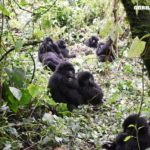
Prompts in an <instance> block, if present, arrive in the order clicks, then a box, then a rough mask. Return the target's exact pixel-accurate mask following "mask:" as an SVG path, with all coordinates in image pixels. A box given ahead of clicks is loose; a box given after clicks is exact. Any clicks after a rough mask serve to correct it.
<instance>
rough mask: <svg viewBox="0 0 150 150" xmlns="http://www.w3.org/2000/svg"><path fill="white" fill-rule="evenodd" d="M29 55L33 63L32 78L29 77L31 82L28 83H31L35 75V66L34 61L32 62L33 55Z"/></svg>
mask: <svg viewBox="0 0 150 150" xmlns="http://www.w3.org/2000/svg"><path fill="white" fill-rule="evenodd" d="M29 55H30V57H31V59H32V61H33V66H34V69H33V73H32V77H31V81H30V83H32V81H33V79H34V75H35V70H36V66H35V60H34V57H33V55H32V54H31V53H29Z"/></svg>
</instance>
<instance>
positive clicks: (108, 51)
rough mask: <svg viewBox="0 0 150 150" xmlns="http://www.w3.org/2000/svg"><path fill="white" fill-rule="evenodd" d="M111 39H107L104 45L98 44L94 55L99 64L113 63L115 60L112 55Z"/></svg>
mask: <svg viewBox="0 0 150 150" xmlns="http://www.w3.org/2000/svg"><path fill="white" fill-rule="evenodd" d="M112 43H113V41H112V39H111V38H110V37H109V39H108V40H107V41H106V43H102V42H101V43H99V44H98V47H97V50H96V55H97V56H98V58H99V61H100V62H105V61H109V62H113V60H114V59H115V57H114V54H113V53H112Z"/></svg>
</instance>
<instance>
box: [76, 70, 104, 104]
mask: <svg viewBox="0 0 150 150" xmlns="http://www.w3.org/2000/svg"><path fill="white" fill-rule="evenodd" d="M78 83H79V92H80V94H81V95H82V97H83V100H84V103H85V104H88V103H90V104H93V105H97V104H100V103H102V98H103V92H102V90H101V88H100V87H99V86H98V85H97V84H96V83H95V82H94V78H93V75H92V74H91V73H90V72H87V71H85V72H80V73H79V74H78Z"/></svg>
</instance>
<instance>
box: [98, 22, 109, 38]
mask: <svg viewBox="0 0 150 150" xmlns="http://www.w3.org/2000/svg"><path fill="white" fill-rule="evenodd" d="M111 26H112V21H110V20H108V21H107V23H106V25H105V26H104V28H103V29H102V31H101V33H100V34H101V36H102V37H105V36H107V35H108V34H109V32H110V29H111Z"/></svg>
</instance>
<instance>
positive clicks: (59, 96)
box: [48, 62, 82, 109]
mask: <svg viewBox="0 0 150 150" xmlns="http://www.w3.org/2000/svg"><path fill="white" fill-rule="evenodd" d="M48 88H49V89H50V93H51V96H52V98H53V99H54V100H55V101H56V102H59V103H60V102H62V103H67V104H68V108H69V109H70V108H72V107H77V106H78V105H80V104H82V97H81V95H80V94H79V92H78V83H77V80H76V78H75V70H74V67H73V65H72V64H71V63H69V62H63V63H61V64H59V65H58V67H57V68H56V70H55V72H54V74H53V75H52V76H51V77H50V80H49V83H48Z"/></svg>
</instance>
